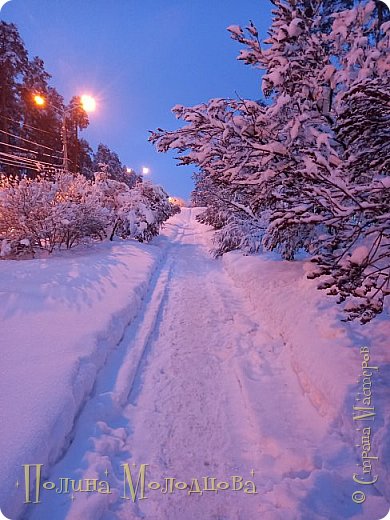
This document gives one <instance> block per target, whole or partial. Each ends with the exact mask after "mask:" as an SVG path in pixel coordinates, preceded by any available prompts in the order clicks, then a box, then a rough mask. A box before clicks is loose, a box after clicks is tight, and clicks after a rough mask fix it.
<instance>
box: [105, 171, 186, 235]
mask: <svg viewBox="0 0 390 520" xmlns="http://www.w3.org/2000/svg"><path fill="white" fill-rule="evenodd" d="M95 190H96V193H97V194H98V198H99V200H100V204H101V205H102V206H104V207H105V208H106V209H107V210H108V211H109V213H110V230H109V233H108V235H109V237H110V238H111V239H112V238H113V237H114V236H115V235H117V236H119V237H121V238H134V239H135V240H138V241H140V242H148V241H150V240H151V239H152V238H153V237H154V236H156V235H158V233H159V231H160V228H161V225H162V224H163V222H164V221H165V220H167V219H168V218H169V217H171V216H172V215H174V214H175V213H178V212H180V207H179V206H177V205H175V204H172V203H171V202H169V197H168V195H167V193H166V192H165V191H164V190H163V188H161V187H160V186H156V185H154V184H152V183H151V182H149V181H145V182H138V183H137V184H136V185H135V186H134V187H133V188H129V187H128V186H127V185H126V184H124V183H122V182H119V181H116V180H113V179H110V178H109V177H108V175H107V172H105V171H101V172H97V173H96V174H95Z"/></svg>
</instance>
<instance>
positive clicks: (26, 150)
mask: <svg viewBox="0 0 390 520" xmlns="http://www.w3.org/2000/svg"><path fill="white" fill-rule="evenodd" d="M0 144H3V145H5V146H7V147H8V146H9V147H10V148H16V149H17V150H22V151H23V152H27V153H34V154H38V153H40V154H41V155H45V156H46V157H51V158H53V159H58V160H59V161H62V157H60V156H58V155H51V154H48V153H45V152H37V151H36V150H29V149H28V148H22V147H21V146H17V145H16V144H10V143H5V142H4V141H0Z"/></svg>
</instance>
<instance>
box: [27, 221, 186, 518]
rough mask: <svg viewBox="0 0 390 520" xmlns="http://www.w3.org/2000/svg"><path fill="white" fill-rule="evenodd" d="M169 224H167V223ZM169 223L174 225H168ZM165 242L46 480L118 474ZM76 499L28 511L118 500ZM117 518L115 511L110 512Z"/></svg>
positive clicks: (94, 513) (51, 512) (158, 303)
mask: <svg viewBox="0 0 390 520" xmlns="http://www.w3.org/2000/svg"><path fill="white" fill-rule="evenodd" d="M168 225H169V224H168ZM171 228H174V226H173V225H171ZM183 233H184V231H183V229H182V228H181V227H178V226H176V229H171V233H170V235H171V236H170V238H171V240H172V241H173V243H175V242H176V241H180V239H181V237H182V236H183ZM171 248H172V244H169V245H168V246H167V247H166V251H165V252H164V256H163V258H162V259H161V261H160V264H159V266H158V267H157V269H156V271H155V272H154V273H153V275H152V278H151V281H150V288H149V290H148V292H147V294H146V297H145V298H144V301H143V304H142V306H141V309H140V310H139V312H138V313H137V316H136V318H135V319H134V320H133V322H132V323H130V325H129V326H128V327H127V328H126V330H125V331H124V334H123V336H122V339H121V341H120V343H119V344H118V347H117V349H116V351H115V352H112V353H110V354H109V356H108V358H107V361H106V363H105V365H104V367H103V368H102V369H101V371H100V373H99V375H98V378H97V381H96V382H95V385H94V387H93V389H92V392H91V395H90V398H89V400H88V401H87V402H86V403H85V405H84V407H83V408H82V410H81V411H80V413H79V415H78V416H77V418H76V420H75V425H74V428H73V430H72V433H71V436H70V438H71V440H70V445H69V447H68V449H67V451H66V453H65V454H64V455H63V456H62V458H61V459H60V460H59V461H57V463H56V464H55V465H54V467H53V468H52V469H51V471H50V475H49V477H48V479H47V480H51V481H55V482H59V479H60V478H64V477H68V478H70V479H75V480H79V479H83V478H84V479H85V478H98V479H99V480H104V479H106V478H107V477H106V476H105V475H104V472H105V471H106V470H108V471H109V474H110V473H111V474H114V475H115V474H116V475H117V477H118V478H117V483H118V482H119V481H120V480H121V479H122V475H120V469H119V467H120V462H123V461H126V460H128V459H129V457H130V456H131V454H130V453H129V452H127V451H126V450H124V447H125V442H124V441H125V439H126V438H127V437H128V436H129V435H131V431H129V429H128V425H127V421H126V419H124V418H123V415H122V408H123V407H124V406H125V404H126V403H127V400H128V398H129V396H130V394H131V393H132V392H133V391H134V390H135V389H136V387H137V384H139V383H140V380H141V378H142V369H143V366H144V364H145V361H146V358H147V355H148V353H149V351H150V345H151V340H152V338H153V335H154V334H155V330H156V327H157V326H158V321H159V318H160V316H161V309H162V307H163V304H164V299H165V298H166V291H167V286H168V284H169V280H170V273H171V269H172V257H170V255H169V251H170V249H171ZM77 495H78V496H77V503H76V501H72V502H71V499H70V495H68V494H66V495H63V496H61V495H55V494H53V493H51V494H47V495H46V496H45V498H44V499H43V500H42V504H39V507H37V508H34V509H32V508H31V509H30V510H29V511H28V512H26V515H25V518H26V519H28V520H42V519H44V518H45V519H46V518H47V519H48V518H50V520H65V519H67V520H79V519H81V518H83V519H84V520H87V519H91V520H92V519H93V520H98V519H99V518H102V516H103V515H104V514H105V511H106V510H107V509H108V507H109V505H110V504H111V503H112V502H115V501H117V500H118V495H119V494H118V493H115V492H114V493H113V495H112V496H110V495H98V494H95V493H93V494H91V496H88V495H89V494H87V495H85V494H83V493H78V494H77ZM114 518H116V517H114Z"/></svg>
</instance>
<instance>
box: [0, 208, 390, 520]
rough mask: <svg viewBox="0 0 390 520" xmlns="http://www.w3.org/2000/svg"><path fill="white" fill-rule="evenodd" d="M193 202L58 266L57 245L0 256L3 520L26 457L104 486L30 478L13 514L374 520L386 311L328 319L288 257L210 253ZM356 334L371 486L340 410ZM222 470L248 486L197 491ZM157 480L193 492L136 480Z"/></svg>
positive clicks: (354, 358)
mask: <svg viewBox="0 0 390 520" xmlns="http://www.w3.org/2000/svg"><path fill="white" fill-rule="evenodd" d="M195 213H196V210H188V209H185V210H183V212H182V214H181V215H177V216H175V217H174V218H173V219H171V220H170V222H169V223H168V224H167V226H166V228H165V230H164V233H163V236H162V237H160V238H158V239H157V240H156V241H155V245H154V246H137V245H134V244H130V245H124V244H121V245H117V246H113V248H112V249H111V250H109V251H104V250H103V249H97V250H96V251H97V252H96V254H95V256H94V255H90V256H83V255H81V256H72V268H69V265H67V264H66V261H65V260H64V258H60V259H50V260H46V261H33V262H19V263H17V264H16V265H17V268H16V269H15V267H14V266H15V263H13V262H4V263H2V264H0V269H1V272H2V273H4V274H2V275H1V286H0V290H1V291H4V293H5V294H4V296H3V301H5V302H6V304H5V306H2V310H1V313H2V322H3V323H4V324H5V327H4V328H2V332H1V339H2V341H3V340H4V345H5V349H6V358H5V359H6V363H5V366H4V368H3V365H2V379H1V382H0V384H1V385H2V393H1V399H2V403H1V405H2V410H8V411H7V419H6V421H7V422H6V423H5V424H4V422H3V426H2V428H3V430H4V432H3V433H2V434H1V443H2V446H1V461H0V462H1V465H0V467H1V471H2V475H1V477H2V478H1V482H2V483H1V493H2V494H1V495H0V496H1V505H2V509H3V512H5V513H6V514H7V513H8V516H11V517H13V518H16V516H12V513H14V512H15V511H16V510H18V509H20V508H18V505H17V504H19V505H21V504H22V502H23V500H24V493H25V489H23V485H21V487H20V488H18V489H16V488H15V487H14V486H15V484H14V483H15V480H16V478H19V479H20V481H21V482H22V484H23V476H22V475H21V474H20V464H26V463H33V462H34V463H36V464H37V463H42V464H45V466H44V468H45V469H46V470H47V472H46V473H45V478H44V479H43V481H45V480H48V481H52V482H56V483H58V482H60V479H61V478H62V479H64V478H69V479H74V480H77V481H79V480H80V479H81V480H82V482H83V483H84V484H83V485H84V486H85V485H86V481H87V480H86V479H99V480H100V481H103V480H106V481H108V482H109V484H110V488H111V493H110V494H103V493H97V492H84V493H80V492H74V493H73V494H72V493H69V494H68V493H55V491H50V490H46V489H41V503H40V504H31V505H29V506H28V507H27V508H26V509H25V510H24V512H23V513H21V514H20V515H19V518H23V519H28V520H38V519H39V520H62V519H68V520H79V519H80V520H81V519H85V520H97V519H102V520H114V519H119V520H121V519H128V520H131V519H137V518H145V519H147V520H179V519H180V520H192V519H193V520H200V519H210V520H236V519H237V520H238V519H242V520H252V519H253V520H257V519H261V520H279V519H280V520H282V519H283V520H320V519H321V520H325V519H326V520H341V519H363V518H364V519H367V520H377V519H378V520H379V519H380V518H382V517H384V516H385V514H386V512H387V510H388V509H389V505H388V503H387V502H386V500H385V499H384V498H383V495H385V496H387V497H388V499H389V500H390V492H389V466H388V464H389V459H390V436H389V431H390V421H389V414H388V411H387V414H386V413H385V411H386V410H385V407H384V406H385V401H386V399H387V401H388V397H389V394H388V389H386V382H387V384H388V381H389V371H390V363H389V358H390V354H389V349H388V345H386V340H387V339H388V338H389V336H390V334H389V333H390V327H389V321H388V318H387V317H386V316H384V317H383V318H381V319H380V320H377V321H376V322H374V323H373V324H372V325H370V326H368V327H364V328H362V327H360V326H357V325H353V326H351V325H350V324H348V325H346V324H341V323H340V322H339V316H338V314H337V312H338V309H337V308H336V307H335V305H334V302H333V301H332V300H331V299H329V298H326V297H325V296H324V294H323V293H320V292H319V291H316V290H315V288H314V286H315V282H310V281H308V280H306V279H305V276H304V268H305V265H304V263H303V262H297V263H294V264H291V263H285V262H280V261H276V260H273V259H272V258H271V257H267V258H259V257H243V256H241V255H240V254H237V253H230V254H228V255H226V256H225V257H224V258H223V260H218V261H215V260H213V259H212V258H211V257H210V255H209V253H208V249H209V241H210V238H211V235H212V232H211V231H210V230H208V229H207V228H206V227H205V226H202V225H200V224H198V223H197V222H196V221H195V218H194V217H195ZM158 259H160V261H159V262H158ZM42 262H43V263H42ZM3 266H5V267H3ZM43 269H45V271H44V270H43ZM153 269H155V271H154V274H153V275H152V271H153ZM65 273H67V274H66V275H65ZM71 273H73V274H71ZM148 282H149V287H148V290H147V292H146V293H145V290H146V286H147V284H148ZM15 283H16V287H17V288H16V289H15V285H14V284H15ZM53 284H54V285H53ZM37 287H38V288H39V290H38V291H37V290H36V289H37ZM143 293H145V298H144V300H143V302H142V305H141V309H140V310H139V312H138V314H137V317H136V318H135V319H133V318H134V316H135V313H136V310H137V309H138V307H139V305H140V296H141V294H143ZM112 316H115V319H113V318H112ZM60 317H61V319H60ZM26 320H27V322H26ZM128 322H131V323H130V324H129V326H128V327H126V323H128ZM21 323H23V327H21V326H20V324H21ZM37 324H38V325H39V327H37ZM53 324H54V325H55V326H56V327H57V328H58V329H57V330H58V332H57V333H56V331H55V329H54V326H53ZM37 330H38V331H39V334H40V338H39V337H38V335H37V332H36V331H37ZM98 331H99V332H98ZM97 338H98V339H97ZM114 344H118V346H117V348H115V349H114V350H111V351H110V347H112V346H113V345H114ZM362 346H368V347H369V350H370V353H371V356H372V362H373V364H375V365H378V366H379V367H380V370H379V371H374V375H373V377H372V393H373V404H374V405H375V410H376V415H375V417H374V419H375V420H374V421H372V422H369V423H364V424H359V426H362V427H366V426H371V429H372V435H373V438H372V439H371V455H375V456H378V457H379V458H378V460H376V459H374V460H373V461H372V475H374V476H375V475H378V481H377V482H376V484H375V485H358V484H357V483H354V481H353V479H352V475H353V474H354V473H357V474H358V475H362V469H361V468H359V467H358V466H356V464H357V463H359V462H360V464H361V448H359V447H356V446H355V445H356V444H358V443H359V439H360V438H359V435H360V434H359V432H356V427H357V423H356V422H354V421H353V420H352V406H353V404H354V403H356V401H355V398H356V397H357V396H358V392H359V391H361V378H360V380H359V381H360V382H359V383H358V382H357V380H358V378H359V376H361V370H362V369H361V362H362V356H361V354H360V353H359V349H360V347H362ZM107 352H108V353H109V355H108V356H107V358H106V354H107ZM43 360H44V362H43ZM100 367H103V368H102V369H101V370H100V371H99V372H98V369H99V368H100ZM87 397H88V399H87ZM83 403H85V405H84V406H81V405H82V404H83ZM80 407H81V411H80V413H77V411H78V410H79V409H80ZM76 414H77V416H76V418H75V415H76ZM358 422H359V423H362V421H358ZM31 425H32V426H31ZM69 440H71V442H70V444H69ZM22 447H23V448H22ZM62 450H63V453H62V455H61V452H62ZM359 450H360V451H359ZM54 462H56V463H55V464H54ZM126 464H128V465H129V466H128V468H131V471H132V474H133V476H134V477H135V480H137V476H138V471H139V469H140V465H141V464H148V468H147V473H146V479H147V481H146V493H145V495H146V498H145V499H140V498H141V497H140V494H139V489H138V491H137V493H138V495H137V499H136V501H135V502H133V501H132V500H127V499H125V498H123V495H124V494H126V489H127V495H129V486H127V487H126V482H127V483H128V481H126V479H124V466H123V465H126ZM125 467H126V466H125ZM49 470H50V471H49ZM232 476H236V477H237V479H238V480H236V482H238V481H239V478H241V477H243V482H248V484H247V485H245V489H246V490H247V491H251V490H252V487H251V485H250V484H249V482H254V484H255V485H256V491H257V493H256V494H251V493H244V492H243V490H241V491H231V490H226V491H225V490H222V489H219V491H218V492H215V491H203V489H202V488H203V487H204V485H203V482H204V481H203V477H210V478H216V481H215V482H216V483H218V482H221V481H228V482H230V483H232ZM166 478H172V479H176V480H175V481H174V484H177V483H178V482H186V483H189V484H190V483H191V481H192V486H193V487H192V490H198V489H197V488H196V487H194V479H198V481H199V483H200V489H199V490H200V491H202V493H188V492H189V491H190V489H189V488H187V489H182V490H180V489H177V488H176V489H174V491H173V492H172V493H170V492H167V493H162V492H161V489H160V490H154V489H150V488H148V487H147V486H148V484H149V483H150V482H152V481H155V482H158V483H162V484H163V485H164V479H166ZM361 478H362V477H361ZM365 478H366V479H368V476H366V477H365ZM170 482H173V480H172V481H170ZM210 482H211V481H210V480H209V481H208V484H209V487H211V485H210ZM124 487H125V489H123V488H124ZM140 488H142V483H141V484H140ZM13 490H15V491H13ZM358 490H360V491H362V490H363V491H364V492H365V494H366V496H367V498H366V500H365V502H364V503H363V504H362V505H357V504H355V503H354V502H353V501H352V498H351V495H352V493H353V492H354V491H358ZM32 496H35V495H34V493H32ZM9 497H11V498H9Z"/></svg>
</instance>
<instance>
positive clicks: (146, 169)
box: [142, 166, 150, 175]
mask: <svg viewBox="0 0 390 520" xmlns="http://www.w3.org/2000/svg"><path fill="white" fill-rule="evenodd" d="M149 173H150V168H148V167H147V166H144V167H143V168H142V175H148V174H149Z"/></svg>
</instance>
